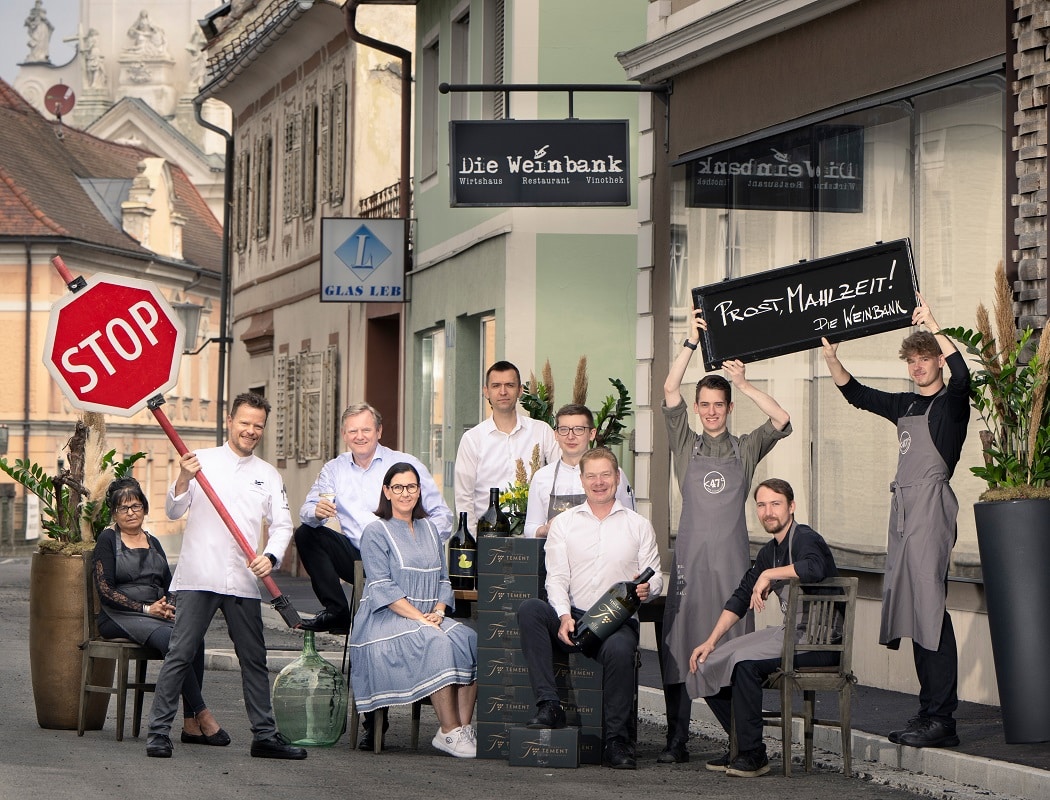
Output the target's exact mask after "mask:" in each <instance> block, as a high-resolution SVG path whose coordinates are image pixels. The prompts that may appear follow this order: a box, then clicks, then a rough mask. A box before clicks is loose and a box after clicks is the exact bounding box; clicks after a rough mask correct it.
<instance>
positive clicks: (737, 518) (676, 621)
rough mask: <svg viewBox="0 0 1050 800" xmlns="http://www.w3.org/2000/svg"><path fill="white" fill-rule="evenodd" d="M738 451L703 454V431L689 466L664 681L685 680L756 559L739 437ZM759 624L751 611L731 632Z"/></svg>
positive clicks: (667, 621) (667, 613) (669, 604)
mask: <svg viewBox="0 0 1050 800" xmlns="http://www.w3.org/2000/svg"><path fill="white" fill-rule="evenodd" d="M730 441H731V442H732V445H733V455H732V456H729V457H726V458H713V457H711V456H704V455H700V453H699V449H700V445H701V444H702V443H703V438H702V436H698V437H697V439H696V444H695V445H694V448H693V456H692V458H690V460H689V466H688V467H687V468H686V473H685V480H684V481H683V482H682V485H683V486H687V487H689V489H690V491H688V492H683V493H682V516H681V518H680V519H679V521H678V538H677V539H676V540H675V546H674V557H673V558H672V559H671V580H670V584H671V585H670V587H669V588H668V593H667V599H666V600H665V604H664V623H663V624H664V653H663V659H664V663H663V681H664V683H665V684H674V683H683V682H684V681H685V679H686V676H687V675H688V674H689V656H690V655H692V652H693V648H695V647H696V646H697V645H698V644H700V642H702V641H704V640H705V639H707V637H708V636H710V635H711V630H712V629H713V628H714V627H715V623H716V622H717V621H718V617H719V616H720V615H721V613H722V608H723V606H725V603H726V600H728V599H729V596H730V595H731V594H732V593H733V590H734V589H736V587H737V586H738V585H739V584H740V576H742V575H743V574H744V573H745V572H747V569H748V567H749V566H750V565H751V551H750V547H749V544H748V537H747V520H746V518H745V517H744V506H745V505H746V503H747V490H748V487H747V485H746V484H745V482H744V464H743V462H742V461H741V460H740V449H739V446H738V444H737V440H736V439H735V438H731V439H730ZM754 629H755V616H754V614H753V613H752V612H750V611H748V612H747V614H746V615H745V616H744V619H743V621H742V623H741V624H737V625H734V626H733V628H732V629H731V630H730V631H729V632H728V633H726V635H725V638H726V639H733V638H735V637H737V636H743V635H744V634H745V633H751V632H752V631H753V630H754Z"/></svg>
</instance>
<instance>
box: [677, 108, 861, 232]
mask: <svg viewBox="0 0 1050 800" xmlns="http://www.w3.org/2000/svg"><path fill="white" fill-rule="evenodd" d="M686 165H687V172H688V186H689V199H688V204H689V206H690V207H691V208H726V209H758V210H769V211H827V212H840V213H842V212H846V213H858V212H861V211H863V210H864V128H862V127H860V126H857V125H810V126H807V127H805V128H801V129H799V130H795V131H790V132H788V133H785V134H779V135H777V136H770V137H767V138H765V139H759V140H757V141H754V142H748V143H746V144H742V145H740V146H738V147H733V148H730V149H728V150H722V151H720V152H717V153H712V154H711V155H707V156H703V157H701V158H696V159H692V160H690V161H687V162H686Z"/></svg>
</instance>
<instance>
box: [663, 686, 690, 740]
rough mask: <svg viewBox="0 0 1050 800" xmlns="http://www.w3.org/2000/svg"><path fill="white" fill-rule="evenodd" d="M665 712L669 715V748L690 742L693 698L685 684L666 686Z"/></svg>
mask: <svg viewBox="0 0 1050 800" xmlns="http://www.w3.org/2000/svg"><path fill="white" fill-rule="evenodd" d="M664 710H665V711H666V713H667V746H668V747H670V746H671V745H676V744H681V745H684V744H685V743H686V742H687V741H689V720H690V719H691V717H692V710H693V698H691V697H690V696H689V692H687V691H686V689H685V684H684V683H665V684H664Z"/></svg>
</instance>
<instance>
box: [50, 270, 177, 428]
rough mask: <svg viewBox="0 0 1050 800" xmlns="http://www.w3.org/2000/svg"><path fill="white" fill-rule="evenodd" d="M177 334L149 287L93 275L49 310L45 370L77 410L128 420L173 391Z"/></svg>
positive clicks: (166, 310)
mask: <svg viewBox="0 0 1050 800" xmlns="http://www.w3.org/2000/svg"><path fill="white" fill-rule="evenodd" d="M183 336H184V331H183V328H182V324H181V323H180V322H179V320H178V317H177V315H176V314H175V312H174V311H173V310H172V308H171V306H170V305H168V301H167V300H165V299H164V297H163V295H161V293H160V291H159V290H158V289H157V287H156V286H155V285H153V284H152V283H150V282H148V281H140V280H136V279H134V278H124V277H118V276H116V275H106V274H98V275H95V276H94V277H93V278H91V279H90V280H89V281H88V286H87V288H85V289H81V290H80V291H79V292H77V293H76V294H71V295H66V296H64V297H63V298H62V299H61V300H59V301H57V302H56V303H55V304H54V305H53V306H52V307H51V318H50V320H49V322H48V327H47V344H46V346H45V347H44V364H46V365H47V368H48V371H50V373H51V376H52V377H53V378H54V379H55V380H56V381H57V382H58V384H59V386H61V387H62V391H63V393H64V394H65V395H66V397H67V398H68V399H69V402H70V403H72V404H73V405H74V406H75V407H76V408H79V409H81V410H83V411H98V412H102V413H108V414H118V415H120V416H123V417H130V416H131V415H132V414H135V413H136V412H138V411H140V410H142V409H143V408H144V407H145V406H146V401H147V400H149V399H150V398H151V397H153V396H154V395H156V394H160V393H163V392H165V391H167V390H168V389H170V388H171V387H172V386H174V385H175V382H176V381H177V380H178V377H179V359H180V358H181V356H182V340H183Z"/></svg>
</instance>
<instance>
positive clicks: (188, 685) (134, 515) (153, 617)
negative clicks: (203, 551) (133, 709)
mask: <svg viewBox="0 0 1050 800" xmlns="http://www.w3.org/2000/svg"><path fill="white" fill-rule="evenodd" d="M106 504H107V505H108V506H109V510H110V514H111V515H112V519H113V522H112V524H111V525H110V527H108V528H106V529H105V530H104V531H102V533H100V534H99V536H98V539H97V540H96V542H95V554H94V559H93V565H94V574H95V586H96V588H97V589H98V596H99V600H100V601H101V608H100V609H99V614H98V630H99V633H101V634H102V635H103V636H105V637H107V638H111V639H119V638H128V639H133V640H134V641H136V642H138V643H139V644H143V645H146V646H148V647H152V648H153V649H155V650H159V651H160V652H161V653H165V654H166V653H167V652H168V643H169V641H170V640H171V631H172V629H173V628H174V627H175V605H174V603H175V598H174V597H172V596H171V595H170V594H168V586H169V585H170V584H171V569H170V568H169V567H168V559H167V556H166V555H165V554H164V548H162V547H161V546H160V542H158V541H157V539H156V538H155V537H153V536H150V535H149V534H148V533H146V531H145V530H144V529H143V527H142V525H143V523H144V522H145V519H146V514H147V513H148V512H149V501H148V500H147V499H146V495H145V493H144V492H143V491H142V487H140V486H139V482H138V481H136V480H135V479H134V478H120V479H118V480H115V481H113V483H111V484H110V485H109V489H108V490H107V491H106ZM203 679H204V643H203V642H201V648H200V651H199V652H198V653H197V656H196V658H195V659H194V662H193V670H192V671H191V672H189V673H188V674H187V675H186V680H185V682H184V683H183V684H182V707H183V721H182V741H183V742H184V743H186V744H207V745H214V746H217V747H224V746H225V745H228V744H229V743H230V737H229V734H227V733H226V731H224V730H223V729H222V728H221V727H219V723H218V722H216V721H215V717H214V716H212V713H211V712H210V711H209V710H208V707H207V706H206V705H205V704H204V698H203V697H202V696H201V682H202V681H203Z"/></svg>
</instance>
